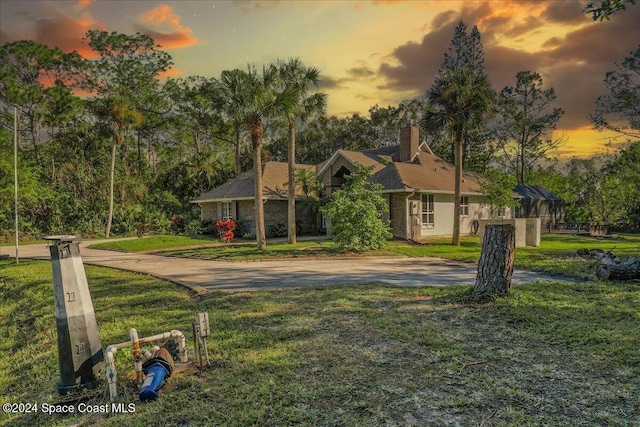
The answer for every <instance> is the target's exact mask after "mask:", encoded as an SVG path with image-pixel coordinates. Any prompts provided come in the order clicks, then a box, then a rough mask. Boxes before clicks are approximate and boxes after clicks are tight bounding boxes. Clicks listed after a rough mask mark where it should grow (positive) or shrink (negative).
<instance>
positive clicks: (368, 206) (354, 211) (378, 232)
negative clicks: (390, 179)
mask: <svg viewBox="0 0 640 427" xmlns="http://www.w3.org/2000/svg"><path fill="white" fill-rule="evenodd" d="M371 170H372V168H365V167H363V166H359V167H358V169H357V171H356V172H354V173H352V174H351V175H348V176H346V177H345V178H346V182H345V184H344V185H343V186H342V188H341V189H340V190H337V191H335V192H333V193H332V194H331V200H330V201H329V203H328V204H327V205H326V206H325V207H324V208H322V213H323V214H324V215H325V216H326V217H328V218H329V219H331V233H332V234H334V235H335V237H334V240H333V241H334V243H335V245H336V246H337V247H338V248H339V249H340V250H347V251H357V252H362V251H366V250H369V249H381V248H383V247H384V246H385V245H386V243H387V239H390V238H391V237H392V236H391V232H390V231H389V225H388V224H384V223H383V221H382V219H381V218H380V213H381V212H387V211H388V209H389V208H388V207H387V203H386V202H385V200H384V199H383V198H382V197H381V196H380V193H379V192H380V191H381V190H382V186H381V185H380V184H371V183H370V182H369V181H368V179H369V177H370V176H371Z"/></svg>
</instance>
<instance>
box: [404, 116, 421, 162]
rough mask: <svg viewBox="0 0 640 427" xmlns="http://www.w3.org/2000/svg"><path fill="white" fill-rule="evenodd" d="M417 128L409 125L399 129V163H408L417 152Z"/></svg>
mask: <svg viewBox="0 0 640 427" xmlns="http://www.w3.org/2000/svg"><path fill="white" fill-rule="evenodd" d="M418 138H419V136H418V126H416V125H409V126H405V127H403V128H401V129H400V161H401V162H410V161H411V159H412V158H413V156H414V155H415V154H416V153H417V152H418V146H419V145H420V144H419V142H418Z"/></svg>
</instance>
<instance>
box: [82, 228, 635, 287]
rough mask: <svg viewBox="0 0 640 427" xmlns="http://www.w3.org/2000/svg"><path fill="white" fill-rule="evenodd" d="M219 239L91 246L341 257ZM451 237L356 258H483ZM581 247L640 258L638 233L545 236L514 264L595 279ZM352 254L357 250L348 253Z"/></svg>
mask: <svg viewBox="0 0 640 427" xmlns="http://www.w3.org/2000/svg"><path fill="white" fill-rule="evenodd" d="M215 242H216V241H215V240H210V239H209V240H202V239H200V238H191V237H186V236H151V237H145V238H142V239H133V240H122V241H115V242H106V243H100V244H96V245H93V246H92V247H93V248H98V249H111V250H120V251H125V252H160V253H162V254H163V255H170V256H179V257H191V258H203V259H218V260H257V259H265V258H290V257H304V256H341V255H343V254H340V253H339V252H338V251H337V250H336V249H335V248H334V247H333V245H332V243H331V241H330V240H326V239H319V240H303V241H299V242H298V243H297V244H296V245H290V244H288V243H286V242H275V243H274V242H270V243H269V245H268V246H267V251H266V252H260V251H258V250H257V248H256V245H255V243H253V242H251V243H246V242H241V243H233V244H230V245H224V244H222V243H219V242H218V243H215ZM450 242H451V240H450V239H433V240H431V241H430V242H428V243H426V244H423V245H418V244H413V243H410V242H406V241H404V240H393V241H390V242H389V244H388V246H387V248H385V249H383V250H379V251H370V252H366V253H363V254H357V255H358V256H400V255H402V256H412V257H425V256H433V257H441V258H447V259H453V260H456V261H463V262H474V263H475V262H477V261H478V259H479V258H480V250H481V247H480V241H479V238H478V237H476V236H464V237H463V238H462V242H461V244H460V246H459V247H455V246H451V244H450ZM581 248H601V249H604V250H605V251H608V250H610V249H613V254H615V255H619V256H636V257H640V235H631V234H627V235H621V236H619V237H618V238H612V239H597V238H592V237H583V236H575V235H562V234H543V235H542V239H541V245H540V246H539V247H537V248H518V249H517V250H516V261H515V263H516V267H518V268H522V269H528V270H534V271H542V272H546V273H555V274H562V275H569V276H574V277H578V278H582V279H589V278H593V277H594V275H595V271H594V269H593V268H589V267H590V266H592V265H593V264H594V262H593V261H591V260H585V259H583V258H580V257H578V256H577V255H576V251H577V250H578V249H581ZM348 255H349V256H353V254H348Z"/></svg>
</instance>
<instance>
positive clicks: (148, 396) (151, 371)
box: [139, 361, 171, 402]
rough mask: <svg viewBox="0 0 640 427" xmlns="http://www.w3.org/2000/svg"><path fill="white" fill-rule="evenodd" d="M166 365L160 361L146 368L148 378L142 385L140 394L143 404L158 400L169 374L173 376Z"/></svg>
mask: <svg viewBox="0 0 640 427" xmlns="http://www.w3.org/2000/svg"><path fill="white" fill-rule="evenodd" d="M163 362H164V361H163ZM164 365H165V364H164V363H160V361H158V362H157V363H153V364H152V365H150V366H148V367H147V368H146V374H147V378H145V380H144V383H142V388H141V389H140V394H139V397H140V400H141V401H142V402H150V401H152V400H156V399H157V398H158V390H159V389H160V387H162V384H163V382H164V378H165V377H166V376H167V374H168V375H169V376H170V375H171V372H170V371H169V370H168V369H167V368H166V367H165V366H164Z"/></svg>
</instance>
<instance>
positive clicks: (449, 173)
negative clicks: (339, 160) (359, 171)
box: [339, 145, 482, 195]
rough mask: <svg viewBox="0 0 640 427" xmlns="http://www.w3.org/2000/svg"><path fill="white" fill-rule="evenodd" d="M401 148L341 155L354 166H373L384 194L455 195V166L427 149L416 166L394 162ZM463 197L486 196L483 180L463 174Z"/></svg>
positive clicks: (419, 156) (421, 151)
mask: <svg viewBox="0 0 640 427" xmlns="http://www.w3.org/2000/svg"><path fill="white" fill-rule="evenodd" d="M399 147H400V146H399V145H396V146H391V147H383V148H380V149H374V150H366V151H347V150H339V153H341V154H342V155H343V156H344V157H345V158H347V160H349V161H351V162H352V163H359V164H362V165H364V166H373V167H374V169H373V176H372V178H371V181H372V182H375V183H379V184H382V186H383V188H384V189H383V192H384V191H394V190H402V191H428V192H430V193H441V194H453V193H454V185H455V180H454V177H455V167H454V166H453V165H452V164H451V163H448V162H446V161H444V160H442V159H441V158H440V157H438V156H436V155H434V154H431V153H430V152H427V151H425V147H421V150H420V151H419V152H418V154H417V155H416V156H415V157H414V159H413V161H412V162H399V161H393V159H396V158H397V152H398V151H399ZM427 149H428V148H427ZM460 193H461V194H462V195H478V194H482V189H481V188H480V183H479V176H478V175H477V174H474V173H470V172H463V174H462V183H461V188H460Z"/></svg>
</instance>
